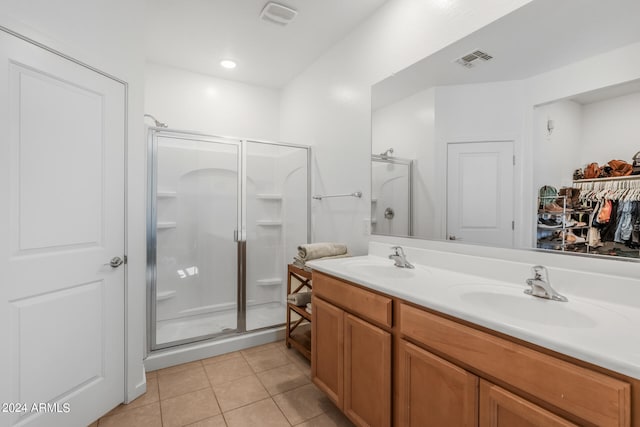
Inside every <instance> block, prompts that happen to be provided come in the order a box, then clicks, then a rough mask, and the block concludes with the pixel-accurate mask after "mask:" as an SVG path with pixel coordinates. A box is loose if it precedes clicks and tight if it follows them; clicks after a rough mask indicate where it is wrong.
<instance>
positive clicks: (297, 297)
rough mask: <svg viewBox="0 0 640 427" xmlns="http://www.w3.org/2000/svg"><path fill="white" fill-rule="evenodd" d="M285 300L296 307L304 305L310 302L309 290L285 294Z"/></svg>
mask: <svg viewBox="0 0 640 427" xmlns="http://www.w3.org/2000/svg"><path fill="white" fill-rule="evenodd" d="M287 301H288V302H290V303H291V304H293V305H297V306H298V307H304V306H305V305H307V303H309V302H311V292H298V293H295V294H289V295H287Z"/></svg>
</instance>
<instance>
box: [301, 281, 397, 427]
mask: <svg viewBox="0 0 640 427" xmlns="http://www.w3.org/2000/svg"><path fill="white" fill-rule="evenodd" d="M313 280H314V295H313V303H312V306H313V314H312V322H311V324H312V333H311V337H312V348H313V349H314V350H313V352H312V356H311V378H312V380H313V382H314V384H316V385H317V386H318V388H320V389H321V390H323V391H324V392H325V393H326V394H327V396H328V397H329V398H330V399H331V400H332V401H333V402H334V403H335V404H336V405H337V406H338V408H340V409H341V410H342V411H343V412H344V413H345V414H346V415H347V417H349V419H350V420H351V421H353V422H354V423H355V424H356V425H360V426H372V427H375V426H380V427H383V426H390V425H391V351H392V348H391V347H392V340H391V333H390V332H389V331H387V330H385V329H383V328H381V327H379V326H376V325H374V324H373V323H371V322H369V321H367V320H364V319H363V318H361V317H360V316H362V317H367V318H371V317H373V318H375V319H377V320H378V321H379V322H380V323H382V324H385V323H388V324H389V325H390V324H391V319H390V313H391V312H390V307H391V300H390V299H389V298H386V297H382V296H379V295H376V294H374V293H372V292H369V291H365V290H363V289H360V288H355V287H354V288H353V289H350V290H346V289H343V288H341V287H343V286H351V285H347V284H345V283H343V282H339V281H337V280H336V279H333V278H329V277H328V276H322V275H317V273H314V277H313ZM334 281H335V283H333V282H334ZM341 290H342V291H344V292H341ZM324 298H327V299H329V300H332V302H331V303H330V302H328V301H326V300H325V299H324ZM367 301H369V302H370V303H367ZM334 302H335V305H334ZM363 302H364V304H363ZM338 305H339V306H338ZM372 307H379V308H380V307H381V308H383V311H382V313H380V312H376V311H374V310H371V308H372Z"/></svg>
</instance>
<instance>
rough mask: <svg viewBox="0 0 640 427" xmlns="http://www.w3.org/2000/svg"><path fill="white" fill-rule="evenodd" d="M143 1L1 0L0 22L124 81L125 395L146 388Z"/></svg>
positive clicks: (131, 396) (129, 397)
mask: <svg viewBox="0 0 640 427" xmlns="http://www.w3.org/2000/svg"><path fill="white" fill-rule="evenodd" d="M143 6H144V5H143V2H131V1H128V0H94V1H91V2H86V1H83V0H65V1H63V2H61V1H56V2H52V1H48V0H30V1H21V0H2V1H1V2H0V25H2V26H4V27H6V28H9V29H10V30H12V31H15V32H17V33H19V34H21V35H23V36H26V37H29V38H31V39H33V40H35V41H37V42H39V43H42V44H44V45H46V46H48V47H50V48H53V49H56V50H58V51H60V52H62V53H64V54H66V55H68V56H71V57H73V58H75V59H77V60H79V61H82V62H84V63H86V64H89V65H91V66H93V67H95V68H98V69H100V70H102V71H104V72H107V73H110V74H112V75H114V76H116V77H117V78H119V79H121V80H124V81H126V82H127V83H128V114H129V115H128V130H127V138H128V147H127V150H128V152H127V156H128V170H127V174H128V187H127V207H128V214H127V221H128V222H127V255H128V265H127V318H126V321H127V329H126V334H127V336H126V343H127V359H128V365H127V372H126V375H127V381H126V382H127V390H126V391H127V398H128V399H133V398H134V397H136V396H137V395H139V394H141V393H143V392H144V390H145V387H146V383H145V378H144V374H143V369H144V367H143V363H142V360H143V356H144V347H145V342H144V339H145V332H144V330H145V309H144V307H145V262H146V253H145V144H144V138H143V125H142V114H143V108H142V106H143V95H144V93H143V66H144V64H143V37H142V30H141V27H140V23H141V22H143V20H144V7H143Z"/></svg>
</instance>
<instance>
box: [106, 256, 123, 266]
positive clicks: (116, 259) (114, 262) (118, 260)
mask: <svg viewBox="0 0 640 427" xmlns="http://www.w3.org/2000/svg"><path fill="white" fill-rule="evenodd" d="M123 262H124V261H123V260H122V258H120V257H119V256H114V257H113V258H111V261H109V262H108V263H107V264H105V265H108V266H110V267H113V268H118V267H120V266H121V265H122V263H123Z"/></svg>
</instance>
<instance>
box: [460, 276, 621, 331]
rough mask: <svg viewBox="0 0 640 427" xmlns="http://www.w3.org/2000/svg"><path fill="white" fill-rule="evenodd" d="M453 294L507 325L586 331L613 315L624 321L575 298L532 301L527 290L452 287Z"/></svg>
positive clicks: (493, 287) (468, 286) (507, 287)
mask: <svg viewBox="0 0 640 427" xmlns="http://www.w3.org/2000/svg"><path fill="white" fill-rule="evenodd" d="M451 291H452V292H456V293H457V296H458V298H459V299H460V302H461V303H462V304H465V305H469V306H470V307H473V308H474V309H475V310H482V311H483V312H485V313H488V314H490V315H491V317H493V318H494V319H496V320H497V319H504V320H505V321H508V322H513V320H517V321H523V322H527V323H531V324H537V325H541V326H557V327H562V328H575V329H583V328H595V327H597V326H598V325H599V320H598V319H603V318H611V316H612V315H614V317H616V318H617V319H619V318H620V317H621V316H620V314H618V313H616V312H614V311H611V310H608V309H606V308H603V307H601V306H600V305H597V304H591V303H589V302H586V301H584V300H579V299H576V298H574V299H571V298H570V299H569V301H568V302H558V301H551V300H547V299H544V298H536V297H532V296H530V295H526V294H525V293H524V287H523V288H522V289H520V288H518V287H516V286H513V287H511V286H498V285H481V284H478V285H460V286H452V287H451Z"/></svg>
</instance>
